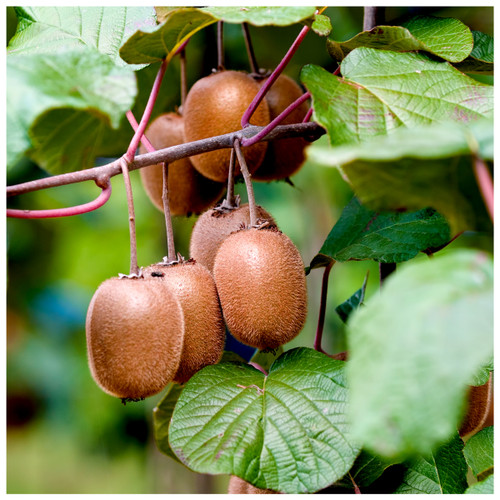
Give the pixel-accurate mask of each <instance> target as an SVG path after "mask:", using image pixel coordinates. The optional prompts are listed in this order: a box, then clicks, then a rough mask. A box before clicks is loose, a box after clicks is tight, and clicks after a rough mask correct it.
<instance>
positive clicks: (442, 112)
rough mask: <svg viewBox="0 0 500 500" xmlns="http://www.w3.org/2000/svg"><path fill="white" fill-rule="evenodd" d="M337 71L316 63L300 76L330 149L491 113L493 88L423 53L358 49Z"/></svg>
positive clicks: (306, 67)
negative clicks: (372, 137)
mask: <svg viewBox="0 0 500 500" xmlns="http://www.w3.org/2000/svg"><path fill="white" fill-rule="evenodd" d="M341 72H342V78H340V77H337V76H334V75H332V74H331V73H329V72H328V71H326V70H325V69H323V68H321V67H319V66H314V65H306V66H304V68H303V69H302V72H301V80H302V82H303V83H304V84H305V85H306V87H307V89H308V90H309V91H310V92H311V94H312V99H313V108H314V119H315V120H316V121H317V122H318V123H319V124H320V125H322V126H323V127H324V128H325V129H326V130H327V132H328V135H329V138H330V142H331V144H332V145H338V144H342V143H346V142H362V141H364V140H366V139H367V138H368V137H371V136H374V135H380V134H388V133H390V132H392V131H394V129H396V128H398V127H401V126H405V127H416V126H418V125H429V124H431V123H434V122H443V121H446V120H452V121H458V122H465V123H467V122H470V121H473V120H477V119H479V118H481V117H483V116H487V115H488V114H491V112H492V110H493V87H492V86H489V85H484V84H481V83H478V82H476V81H475V80H473V79H472V78H470V77H468V76H466V75H464V74H463V73H461V72H460V71H458V70H457V69H455V68H454V67H453V66H451V65H450V64H449V63H447V62H440V61H435V60H432V59H430V58H429V57H428V56H426V55H424V54H420V53H418V54H417V53H398V52H390V51H385V50H375V49H370V48H365V47H361V48H358V49H354V50H353V51H352V52H350V53H349V54H348V55H347V57H346V58H345V59H344V60H343V61H342V64H341Z"/></svg>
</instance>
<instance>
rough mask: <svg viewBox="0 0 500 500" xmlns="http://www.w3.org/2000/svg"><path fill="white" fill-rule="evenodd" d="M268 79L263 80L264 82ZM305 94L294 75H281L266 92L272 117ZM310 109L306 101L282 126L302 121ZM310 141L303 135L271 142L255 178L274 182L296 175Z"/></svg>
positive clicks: (253, 176)
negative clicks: (291, 76) (293, 77)
mask: <svg viewBox="0 0 500 500" xmlns="http://www.w3.org/2000/svg"><path fill="white" fill-rule="evenodd" d="M265 81H266V80H262V82H261V85H263V84H264V82H265ZM302 94H303V91H302V89H301V88H300V86H299V85H298V84H297V83H296V82H295V81H294V80H293V79H292V78H290V77H289V76H287V75H283V74H281V75H280V76H279V77H278V78H277V79H276V81H275V82H274V83H273V84H272V86H271V88H270V89H269V91H268V92H267V94H266V101H267V103H268V105H269V110H270V112H271V120H274V119H275V118H276V117H277V116H278V115H279V114H281V112H282V111H284V110H285V109H286V108H287V107H288V106H289V105H290V104H292V102H294V101H296V100H297V99H298V98H299V97H300V96H301V95H302ZM308 109H309V105H308V104H307V102H303V103H302V104H301V105H300V106H299V107H298V108H296V109H294V110H293V111H292V112H291V113H290V114H289V115H288V116H287V117H286V118H285V119H284V120H283V121H282V122H281V123H280V125H288V124H291V123H301V122H302V120H303V119H304V117H305V116H306V114H307V110H308ZM307 144H308V143H307V141H306V140H304V139H303V138H302V137H293V138H289V139H278V140H275V141H270V142H269V144H268V146H267V152H266V156H265V157H264V161H263V162H262V164H261V165H260V167H259V168H258V169H257V170H256V171H255V172H254V173H253V175H252V179H254V180H257V181H273V180H278V179H286V178H287V177H290V176H291V175H293V174H295V173H296V172H297V171H298V170H299V169H300V167H301V166H302V163H304V159H305V155H304V148H305V147H306V146H307Z"/></svg>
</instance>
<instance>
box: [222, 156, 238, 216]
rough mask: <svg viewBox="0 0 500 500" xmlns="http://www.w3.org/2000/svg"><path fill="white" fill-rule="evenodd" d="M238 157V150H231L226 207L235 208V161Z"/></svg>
mask: <svg viewBox="0 0 500 500" xmlns="http://www.w3.org/2000/svg"><path fill="white" fill-rule="evenodd" d="M235 157H236V151H235V149H234V148H233V149H232V150H231V158H230V159H229V172H228V174H227V191H226V203H225V207H226V208H234V207H235V202H234V162H235Z"/></svg>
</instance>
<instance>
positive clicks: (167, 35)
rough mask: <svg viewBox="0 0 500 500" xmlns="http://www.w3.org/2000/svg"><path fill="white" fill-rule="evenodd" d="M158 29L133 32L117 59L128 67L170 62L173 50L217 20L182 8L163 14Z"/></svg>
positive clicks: (200, 12)
mask: <svg viewBox="0 0 500 500" xmlns="http://www.w3.org/2000/svg"><path fill="white" fill-rule="evenodd" d="M165 14H166V15H165V17H163V15H162V18H163V19H164V21H163V23H162V24H160V25H159V26H158V27H154V28H147V29H142V30H138V31H136V32H135V33H134V34H133V35H132V36H131V37H130V38H129V39H128V40H127V42H126V43H125V44H124V45H123V46H122V47H121V49H120V56H121V58H122V59H123V60H124V61H126V62H128V63H129V64H151V63H154V62H158V61H162V60H163V59H166V60H167V62H168V61H170V60H171V59H172V58H173V57H174V56H175V54H176V52H177V49H178V48H179V47H180V46H181V45H182V44H183V43H184V42H185V41H186V40H188V39H189V38H190V37H191V36H193V35H194V34H195V33H196V32H197V31H200V30H201V29H203V28H206V27H207V26H209V25H210V24H213V23H215V22H216V21H217V19H216V18H215V17H213V16H212V15H210V14H209V13H205V12H204V11H203V10H202V9H197V8H194V7H186V8H179V9H174V10H171V11H169V12H167V13H165Z"/></svg>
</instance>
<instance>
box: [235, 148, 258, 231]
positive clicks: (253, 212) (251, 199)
mask: <svg viewBox="0 0 500 500" xmlns="http://www.w3.org/2000/svg"><path fill="white" fill-rule="evenodd" d="M234 150H235V152H236V156H237V157H238V163H239V164H240V170H241V173H242V174H243V179H244V180H245V186H246V188H247V195H248V207H249V212H250V226H252V227H253V226H255V225H256V224H257V207H256V205H255V195H254V192H253V186H252V176H251V175H250V172H249V171H248V167H247V162H246V161H245V157H244V156H243V152H242V151H241V146H240V140H239V139H235V141H234Z"/></svg>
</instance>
